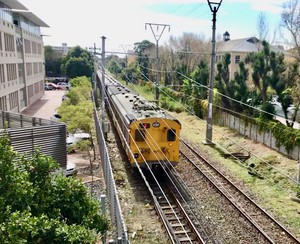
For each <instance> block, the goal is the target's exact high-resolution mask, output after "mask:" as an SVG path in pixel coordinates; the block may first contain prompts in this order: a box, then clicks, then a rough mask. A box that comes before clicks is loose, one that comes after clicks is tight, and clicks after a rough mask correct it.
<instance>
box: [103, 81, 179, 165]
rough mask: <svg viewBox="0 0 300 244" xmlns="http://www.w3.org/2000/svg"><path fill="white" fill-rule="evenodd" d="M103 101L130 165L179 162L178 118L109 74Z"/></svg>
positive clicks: (173, 163)
mask: <svg viewBox="0 0 300 244" xmlns="http://www.w3.org/2000/svg"><path fill="white" fill-rule="evenodd" d="M105 90H106V105H107V108H108V110H109V112H110V114H111V117H112V119H113V122H114V125H115V128H116V130H117V132H118V134H119V137H120V139H121V142H122V145H123V147H124V149H125V151H126V154H127V156H128V159H129V162H130V164H131V166H132V167H137V164H138V165H140V167H141V168H148V169H150V168H153V167H156V166H158V165H160V166H166V165H170V164H172V165H175V164H177V163H178V162H179V135H180V129H181V124H180V122H179V121H178V120H177V119H176V118H174V117H172V116H170V115H169V114H167V113H166V112H165V111H164V110H162V109H160V108H159V107H158V106H157V105H156V104H155V103H153V102H149V101H147V100H146V99H144V98H143V97H141V96H140V95H138V94H136V93H135V92H133V91H131V90H129V89H128V88H126V87H124V86H123V85H122V84H120V83H119V82H118V81H116V80H114V79H113V78H111V77H107V78H106V82H105Z"/></svg>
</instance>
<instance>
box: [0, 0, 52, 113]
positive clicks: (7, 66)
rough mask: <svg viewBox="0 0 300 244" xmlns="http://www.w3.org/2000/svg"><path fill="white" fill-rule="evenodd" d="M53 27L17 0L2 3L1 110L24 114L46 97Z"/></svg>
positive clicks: (0, 53) (0, 17) (0, 20)
mask: <svg viewBox="0 0 300 244" xmlns="http://www.w3.org/2000/svg"><path fill="white" fill-rule="evenodd" d="M40 27H49V26H48V25H47V24H46V23H45V22H43V21H42V20H41V19H40V18H38V17H37V16H36V15H35V14H33V13H32V12H30V11H29V10H28V9H27V8H26V7H25V6H24V5H22V4H21V3H20V2H18V1H17V0H0V110H3V111H10V112H14V113H20V112H21V111H22V110H23V109H24V108H26V107H28V106H30V105H31V104H33V103H34V102H35V101H37V100H38V99H39V98H41V97H42V96H43V94H44V77H45V68H44V62H45V58H44V47H43V40H42V35H41V31H40Z"/></svg>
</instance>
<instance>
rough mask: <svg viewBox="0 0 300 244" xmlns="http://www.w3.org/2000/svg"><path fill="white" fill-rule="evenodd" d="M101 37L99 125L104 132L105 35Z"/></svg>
mask: <svg viewBox="0 0 300 244" xmlns="http://www.w3.org/2000/svg"><path fill="white" fill-rule="evenodd" d="M101 39H102V54H101V56H102V57H101V63H102V82H101V110H102V113H101V125H102V131H103V133H104V122H105V68H104V66H105V39H106V37H105V36H102V37H101Z"/></svg>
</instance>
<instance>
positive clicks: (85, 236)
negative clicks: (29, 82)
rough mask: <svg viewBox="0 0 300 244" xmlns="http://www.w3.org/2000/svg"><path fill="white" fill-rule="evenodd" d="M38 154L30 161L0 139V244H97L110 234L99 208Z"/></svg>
mask: <svg viewBox="0 0 300 244" xmlns="http://www.w3.org/2000/svg"><path fill="white" fill-rule="evenodd" d="M57 169H59V164H58V163H57V162H56V161H54V160H53V159H52V158H51V157H48V156H44V155H42V154H41V153H40V152H39V150H38V149H36V151H35V153H34V154H33V155H32V158H31V159H29V157H27V156H26V155H21V154H19V153H17V152H16V151H14V150H13V148H12V147H11V146H10V142H9V139H8V136H7V135H6V134H5V133H2V134H1V135H0V179H1V180H0V193H1V194H0V243H4V244H5V243H7V244H9V243H57V244H58V243H78V244H79V243H96V242H97V240H98V239H99V237H100V236H101V235H103V234H105V232H106V231H107V230H108V227H109V226H108V221H107V220H106V219H105V218H104V217H103V216H102V215H101V213H100V208H99V203H98V202H97V201H96V200H95V199H93V198H92V197H91V196H90V195H89V194H88V193H87V190H86V188H85V186H84V185H83V183H81V182H80V181H79V180H77V179H76V178H73V177H69V178H67V177H65V176H63V175H62V174H53V172H54V171H55V170H57Z"/></svg>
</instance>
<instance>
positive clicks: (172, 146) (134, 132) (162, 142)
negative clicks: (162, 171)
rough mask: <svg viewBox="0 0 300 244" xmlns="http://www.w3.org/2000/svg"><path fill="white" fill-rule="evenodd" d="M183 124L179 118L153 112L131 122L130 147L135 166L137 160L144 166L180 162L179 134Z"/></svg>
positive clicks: (131, 160) (149, 166)
mask: <svg viewBox="0 0 300 244" xmlns="http://www.w3.org/2000/svg"><path fill="white" fill-rule="evenodd" d="M180 129H181V125H180V123H179V121H178V120H176V119H175V118H173V117H171V116H168V115H166V114H161V111H160V112H157V111H155V112H152V115H149V114H148V115H146V116H141V118H139V119H137V120H135V121H134V122H132V123H131V124H130V137H129V138H130V140H129V144H130V148H131V151H132V154H133V156H130V157H129V160H130V163H131V165H132V166H133V167H135V166H136V165H135V162H134V158H135V160H136V161H137V162H138V164H139V165H140V166H141V167H142V168H146V169H147V168H148V169H149V168H153V167H156V166H170V165H171V164H172V165H175V164H177V163H178V162H179V134H180Z"/></svg>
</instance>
